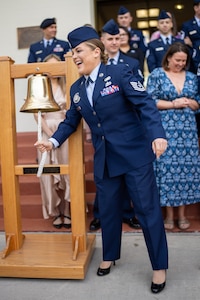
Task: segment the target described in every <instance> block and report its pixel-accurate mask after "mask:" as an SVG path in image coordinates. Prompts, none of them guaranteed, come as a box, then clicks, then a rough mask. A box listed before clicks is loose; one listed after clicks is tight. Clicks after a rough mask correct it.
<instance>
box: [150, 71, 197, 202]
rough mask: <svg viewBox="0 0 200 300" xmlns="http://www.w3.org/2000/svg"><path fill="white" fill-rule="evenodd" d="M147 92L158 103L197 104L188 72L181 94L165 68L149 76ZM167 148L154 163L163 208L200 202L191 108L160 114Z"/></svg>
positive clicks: (190, 75) (165, 111)
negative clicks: (186, 101) (187, 101)
mask: <svg viewBox="0 0 200 300" xmlns="http://www.w3.org/2000/svg"><path fill="white" fill-rule="evenodd" d="M147 91H148V93H149V94H151V96H152V98H153V99H154V100H155V101H156V102H158V101H159V99H161V100H166V101H173V100H174V99H176V98H181V97H187V98H192V99H195V100H197V101H198V102H199V103H200V100H199V97H198V94H197V93H198V92H197V91H198V84H197V77H196V75H195V74H193V73H190V72H186V78H185V82H184V87H183V89H182V91H181V93H180V94H179V93H178V92H177V90H176V88H175V86H174V85H173V84H172V82H171V80H170V79H169V78H168V77H167V75H166V73H165V72H164V71H163V69H162V68H157V69H155V70H154V71H153V72H152V73H151V74H150V76H149V78H148V82H147ZM160 114H161V119H162V124H163V127H164V129H165V131H166V136H167V140H168V147H167V150H166V151H165V153H164V154H163V155H162V156H161V157H160V158H159V159H157V160H156V161H155V164H154V168H155V173H156V179H157V185H158V189H159V193H160V201H161V206H180V205H187V204H192V203H196V202H200V156H199V146H198V136H197V126H196V119H195V111H193V110H191V109H190V108H182V109H167V110H160Z"/></svg>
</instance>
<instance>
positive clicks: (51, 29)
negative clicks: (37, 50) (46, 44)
mask: <svg viewBox="0 0 200 300" xmlns="http://www.w3.org/2000/svg"><path fill="white" fill-rule="evenodd" d="M56 33H57V25H56V24H52V25H51V26H48V27H47V28H45V29H43V34H44V38H45V39H47V40H50V39H52V38H55V36H56Z"/></svg>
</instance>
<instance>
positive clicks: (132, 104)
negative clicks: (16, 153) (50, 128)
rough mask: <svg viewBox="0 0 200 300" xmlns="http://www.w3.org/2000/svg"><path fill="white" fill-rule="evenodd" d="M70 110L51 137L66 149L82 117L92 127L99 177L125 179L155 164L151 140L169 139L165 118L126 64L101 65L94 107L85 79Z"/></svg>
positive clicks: (73, 93)
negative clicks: (161, 116)
mask: <svg viewBox="0 0 200 300" xmlns="http://www.w3.org/2000/svg"><path fill="white" fill-rule="evenodd" d="M70 98H71V106H70V109H69V110H68V111H67V113H66V118H65V120H64V121H63V122H61V123H60V125H59V127H58V130H57V131H56V132H55V133H54V134H53V136H52V138H54V139H56V140H57V141H58V143H59V144H60V145H61V144H62V143H63V142H64V141H65V140H66V139H67V138H68V137H69V136H70V135H71V134H72V133H73V132H74V131H75V130H76V128H77V126H78V124H79V123H80V120H81V118H82V117H83V118H84V119H85V121H86V122H87V124H88V125H89V127H90V130H91V133H92V142H93V146H94V149H95V154H94V175H95V176H97V177H98V178H100V179H101V178H103V174H104V170H105V166H106V167H107V170H108V174H109V176H110V177H114V176H118V175H121V174H125V173H126V172H129V171H130V170H133V169H136V168H139V167H141V166H144V165H146V164H148V163H151V162H152V161H153V160H154V159H155V154H154V153H153V151H152V141H153V140H154V139H156V138H166V137H165V132H164V129H163V127H162V123H161V119H160V113H159V111H158V109H157V107H156V104H155V102H154V101H153V100H152V98H151V97H150V96H149V95H148V93H147V92H146V91H145V89H144V87H143V85H142V84H141V83H140V82H139V81H138V80H137V79H136V78H135V77H134V76H133V74H132V72H131V71H130V69H129V67H127V66H126V65H124V64H118V65H104V64H101V65H100V68H99V72H98V76H97V79H96V82H95V87H94V92H93V106H91V105H90V103H89V100H88V97H87V94H86V88H85V77H84V76H82V77H80V78H79V79H78V80H77V81H76V82H75V83H74V84H73V85H72V86H71V89H70Z"/></svg>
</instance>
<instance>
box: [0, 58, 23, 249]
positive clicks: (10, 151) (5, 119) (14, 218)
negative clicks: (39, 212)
mask: <svg viewBox="0 0 200 300" xmlns="http://www.w3.org/2000/svg"><path fill="white" fill-rule="evenodd" d="M13 63H14V61H13V60H11V59H10V58H9V57H1V58H0V91H1V102H0V103H1V105H0V126H1V130H0V141H1V143H0V145H1V177H2V194H3V209H4V210H3V211H4V220H5V222H4V224H5V232H6V242H7V252H8V253H9V252H10V251H12V250H15V249H19V248H20V247H21V246H22V242H23V236H22V233H21V230H22V226H21V213H20V201H19V182H18V180H17V177H16V176H15V170H14V167H15V165H16V163H17V152H16V144H17V143H16V124H15V101H13V99H14V80H13V79H12V78H11V65H12V64H13ZM10 99H12V101H10Z"/></svg>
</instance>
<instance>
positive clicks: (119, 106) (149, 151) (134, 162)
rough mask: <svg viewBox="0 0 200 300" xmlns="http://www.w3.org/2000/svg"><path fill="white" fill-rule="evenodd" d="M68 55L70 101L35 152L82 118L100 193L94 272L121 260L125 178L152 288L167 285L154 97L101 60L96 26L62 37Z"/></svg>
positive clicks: (161, 135) (58, 140)
mask: <svg viewBox="0 0 200 300" xmlns="http://www.w3.org/2000/svg"><path fill="white" fill-rule="evenodd" d="M68 40H69V42H70V44H71V46H72V49H73V50H72V57H73V60H74V63H75V64H76V65H77V68H78V71H79V74H80V75H82V76H81V77H80V78H79V79H78V80H77V81H76V82H75V83H74V84H73V85H72V86H71V89H70V97H71V106H70V109H69V110H68V111H67V113H66V118H65V120H64V121H63V122H62V123H60V125H59V127H58V130H57V131H56V132H55V133H54V134H53V136H52V137H51V138H50V139H49V141H48V142H45V141H37V142H36V144H35V145H36V147H37V148H38V149H39V150H40V151H41V152H43V151H50V150H51V149H52V148H53V147H59V146H60V145H61V144H62V143H63V142H64V141H65V140H66V139H67V138H68V137H69V136H70V135H71V134H72V133H73V132H74V131H75V130H76V128H77V126H78V124H79V123H80V120H81V118H82V117H83V118H84V119H85V121H86V122H87V124H88V125H89V127H90V130H91V133H92V142H93V145H94V149H95V155H94V176H95V183H96V186H97V192H98V196H99V213H100V220H101V227H102V243H103V261H102V262H101V264H100V266H99V268H98V270H97V275H99V276H104V275H107V274H109V273H110V268H111V264H112V262H113V261H115V260H117V259H119V258H120V250H121V232H122V211H123V209H122V204H123V203H122V197H121V196H120V190H121V187H122V186H123V185H124V184H125V185H126V188H127V190H128V192H129V195H130V198H131V199H134V201H133V205H134V208H135V213H136V216H137V218H138V220H139V222H140V224H141V227H142V230H143V233H144V238H145V241H146V245H147V249H148V253H149V257H150V261H151V264H152V269H153V278H152V284H151V291H152V292H153V293H159V292H161V291H162V290H163V288H164V287H165V281H166V269H167V268H168V249H167V241H166V235H165V229H164V224H163V218H162V213H161V208H160V202H159V196H158V191H157V186H156V180H155V176H154V171H153V161H154V160H155V158H156V157H157V158H158V157H160V155H162V153H163V152H164V151H165V149H166V147H167V141H166V138H165V132H164V129H163V127H162V124H161V119H160V115H159V111H158V109H157V108H156V105H155V102H154V101H153V100H152V99H151V97H150V96H149V95H148V94H147V93H146V91H145V89H144V87H143V85H142V84H141V83H140V82H138V80H137V79H136V78H135V77H134V76H133V74H132V72H131V71H130V69H129V67H127V66H126V65H124V64H119V65H105V64H104V59H105V54H104V46H103V44H102V42H101V41H100V40H99V36H98V34H97V32H96V31H95V30H94V29H93V28H90V27H86V26H83V27H79V28H76V29H75V30H73V31H72V32H70V33H69V35H68Z"/></svg>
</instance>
